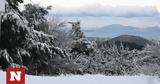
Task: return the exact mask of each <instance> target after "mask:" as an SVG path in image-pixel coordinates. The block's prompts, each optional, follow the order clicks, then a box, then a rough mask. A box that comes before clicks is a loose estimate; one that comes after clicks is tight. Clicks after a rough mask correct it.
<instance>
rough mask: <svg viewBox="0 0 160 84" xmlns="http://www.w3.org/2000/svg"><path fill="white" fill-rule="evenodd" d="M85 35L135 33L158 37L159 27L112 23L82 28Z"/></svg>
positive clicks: (111, 35) (111, 36) (150, 37)
mask: <svg viewBox="0 0 160 84" xmlns="http://www.w3.org/2000/svg"><path fill="white" fill-rule="evenodd" d="M82 31H83V32H84V33H85V35H86V36H87V37H109V38H113V37H117V36H120V35H136V36H141V37H144V38H148V39H160V28H159V27H158V26H155V27H148V28H137V27H131V26H123V25H120V24H112V25H109V26H104V27H101V28H96V29H88V30H82Z"/></svg>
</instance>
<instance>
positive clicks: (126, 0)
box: [25, 0, 160, 11]
mask: <svg viewBox="0 0 160 84" xmlns="http://www.w3.org/2000/svg"><path fill="white" fill-rule="evenodd" d="M30 1H32V2H34V3H40V4H44V5H53V6H63V7H81V6H85V5H88V4H101V5H110V6H155V7H156V8H157V9H158V10H159V11H160V5H159V4H160V0H25V3H28V2H30Z"/></svg>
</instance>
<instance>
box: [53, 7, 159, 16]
mask: <svg viewBox="0 0 160 84" xmlns="http://www.w3.org/2000/svg"><path fill="white" fill-rule="evenodd" d="M51 14H56V15H59V16H113V17H153V16H157V15H159V12H158V10H157V9H156V7H154V6H144V7H142V6H103V5H100V4H92V5H87V6H82V7H79V8H64V7H58V6H56V7H55V8H54V7H53V10H52V11H51Z"/></svg>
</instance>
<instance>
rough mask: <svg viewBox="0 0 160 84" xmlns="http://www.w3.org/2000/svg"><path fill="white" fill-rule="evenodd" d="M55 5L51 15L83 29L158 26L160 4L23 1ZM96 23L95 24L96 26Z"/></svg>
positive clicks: (152, 0) (143, 0) (159, 0)
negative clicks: (76, 24) (75, 23)
mask: <svg viewBox="0 0 160 84" xmlns="http://www.w3.org/2000/svg"><path fill="white" fill-rule="evenodd" d="M24 1H25V3H29V2H32V3H34V4H41V5H43V6H48V5H52V6H53V10H51V11H50V13H51V14H54V15H60V16H63V18H64V19H65V20H68V21H70V20H73V21H74V20H81V21H82V26H83V27H102V26H106V25H110V24H122V25H127V26H134V27H140V28H145V27H150V26H159V23H160V5H159V4H160V0H24ZM95 23H96V24H95Z"/></svg>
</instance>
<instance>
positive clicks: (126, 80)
mask: <svg viewBox="0 0 160 84" xmlns="http://www.w3.org/2000/svg"><path fill="white" fill-rule="evenodd" d="M0 84H6V73H5V72H2V71H0ZM26 84H160V80H159V79H158V78H157V77H149V76H103V75H84V76H80V75H68V76H64V75H62V76H58V77H54V76H53V77H48V76H47V77H46V76H44V77H41V76H29V75H26Z"/></svg>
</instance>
